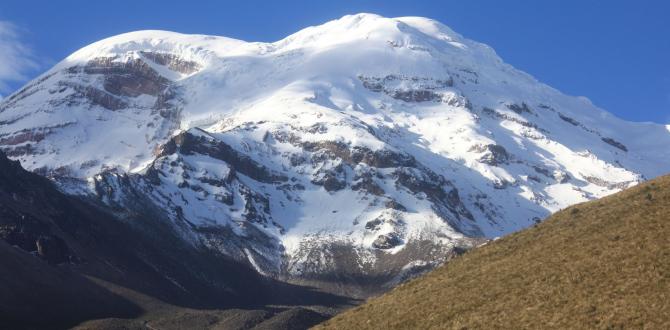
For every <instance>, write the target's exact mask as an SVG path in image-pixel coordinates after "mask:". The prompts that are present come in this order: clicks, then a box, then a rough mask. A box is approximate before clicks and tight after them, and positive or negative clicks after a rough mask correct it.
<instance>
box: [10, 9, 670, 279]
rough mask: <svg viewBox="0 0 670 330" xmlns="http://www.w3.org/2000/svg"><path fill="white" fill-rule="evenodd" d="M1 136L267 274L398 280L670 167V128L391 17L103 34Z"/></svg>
mask: <svg viewBox="0 0 670 330" xmlns="http://www.w3.org/2000/svg"><path fill="white" fill-rule="evenodd" d="M0 145H1V147H2V149H3V150H4V151H6V152H7V153H8V155H9V156H11V157H13V158H14V159H19V160H20V161H21V163H22V164H23V166H25V167H26V168H28V169H31V170H33V171H36V172H38V173H43V174H45V175H48V176H50V177H52V178H53V179H55V180H56V181H58V182H60V183H61V184H62V187H63V189H65V190H66V191H69V192H71V193H76V194H88V195H94V196H97V197H98V198H100V200H101V201H103V202H105V203H107V204H108V205H111V206H115V207H121V208H129V207H131V206H132V205H131V204H132V203H130V202H129V200H131V199H132V197H129V196H136V194H141V195H143V196H147V197H148V198H150V199H151V200H152V201H153V202H154V203H156V204H157V205H159V206H161V207H162V208H164V209H165V210H166V213H167V215H168V217H169V218H170V219H172V221H173V222H174V224H175V225H177V226H180V227H182V228H183V231H184V235H185V237H186V238H187V239H192V240H193V241H194V242H195V243H194V244H201V245H203V246H206V247H209V248H214V249H215V250H218V251H221V252H222V253H225V254H228V255H231V256H233V257H235V258H238V259H240V260H246V261H248V262H249V263H250V264H251V265H252V266H254V267H256V268H257V269H258V270H259V271H260V272H262V273H267V274H289V275H290V276H298V277H300V276H304V277H309V276H312V277H315V276H316V277H318V276H317V275H318V274H321V273H323V272H324V271H334V272H339V273H347V274H348V273H356V274H359V273H360V274H364V275H366V276H367V275H370V276H371V274H376V273H383V274H386V275H388V276H389V278H390V279H391V280H392V281H393V280H397V279H398V276H403V272H409V271H411V269H413V268H421V267H426V265H428V266H430V265H433V264H435V263H436V262H439V261H441V260H443V259H444V255H445V253H446V252H447V251H449V250H451V249H452V248H453V247H460V246H464V247H468V246H471V245H472V244H475V243H473V241H472V240H470V238H471V237H481V236H485V237H496V236H500V235H504V234H507V233H510V232H512V231H516V230H518V229H521V228H524V227H526V226H529V225H530V224H533V223H535V222H537V221H539V220H540V219H543V218H544V217H546V216H547V215H548V214H550V213H552V212H554V211H557V210H559V209H562V208H565V207H567V206H569V205H571V204H574V203H578V202H582V201H586V200H590V199H594V198H599V197H602V196H605V195H608V194H611V193H614V192H617V191H619V190H621V189H623V188H626V187H629V186H632V185H635V184H636V183H638V182H640V181H642V180H645V179H648V178H652V177H655V176H657V175H660V174H662V173H667V172H669V171H670V148H668V146H669V145H670V131H669V130H668V128H667V127H666V126H663V125H657V124H652V123H631V122H626V121H623V120H621V119H618V118H616V117H614V116H613V115H611V114H609V113H607V112H605V111H603V110H601V109H599V108H597V107H596V106H594V105H593V104H591V103H590V102H589V101H588V100H587V99H586V98H583V97H572V96H566V95H563V94H561V93H560V92H559V91H557V90H555V89H553V88H551V87H548V86H546V85H544V84H542V83H540V82H538V81H537V80H535V79H534V78H533V77H531V76H530V75H528V74H526V73H523V72H520V71H518V70H516V69H514V68H513V67H511V66H510V65H508V64H505V63H504V62H503V61H502V60H501V59H500V58H499V57H498V56H497V55H496V54H495V52H494V51H493V50H492V49H491V48H490V47H488V46H486V45H483V44H480V43H477V42H474V41H471V40H468V39H465V38H463V37H462V36H460V35H459V34H457V33H455V32H454V31H452V30H451V29H449V28H448V27H446V26H444V25H442V24H440V23H438V22H436V21H433V20H430V19H426V18H419V17H402V18H384V17H380V16H377V15H372V14H358V15H352V16H345V17H343V18H341V19H339V20H335V21H331V22H328V23H326V24H323V25H321V26H316V27H309V28H306V29H304V30H302V31H299V32H297V33H295V34H293V35H291V36H289V37H287V38H285V39H283V40H280V41H277V42H274V43H253V42H244V41H239V40H233V39H229V38H223V37H213V36H203V35H183V34H178V33H172V32H165V31H139V32H132V33H127V34H123V35H119V36H115V37H112V38H108V39H105V40H102V41H99V42H97V43H94V44H92V45H90V46H87V47H85V48H83V49H81V50H79V51H77V52H76V53H74V54H72V55H71V56H69V57H68V58H66V59H65V60H63V61H62V62H61V63H59V64H58V65H56V66H55V67H54V68H53V69H51V70H49V71H48V72H47V73H45V74H44V75H42V76H41V77H39V78H38V79H36V80H35V81H33V82H31V83H30V84H28V85H27V86H26V87H25V88H24V89H22V90H20V91H19V92H17V93H15V94H13V95H11V96H9V97H7V98H5V99H3V100H2V102H1V103H0ZM334 251H337V252H334ZM343 251H344V252H343ZM310 274H311V275H310Z"/></svg>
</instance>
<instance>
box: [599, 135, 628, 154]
mask: <svg viewBox="0 0 670 330" xmlns="http://www.w3.org/2000/svg"><path fill="white" fill-rule="evenodd" d="M601 140H602V141H603V142H605V143H607V144H609V145H611V146H613V147H615V148H617V149H620V150H622V151H625V152H628V148H626V146H625V145H623V143H621V142H619V141H617V140H614V139H612V138H608V137H603V138H601Z"/></svg>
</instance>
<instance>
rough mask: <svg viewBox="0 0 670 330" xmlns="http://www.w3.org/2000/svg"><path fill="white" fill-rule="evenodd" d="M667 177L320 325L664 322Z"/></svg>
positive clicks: (582, 207) (668, 302) (669, 216)
mask: <svg viewBox="0 0 670 330" xmlns="http://www.w3.org/2000/svg"><path fill="white" fill-rule="evenodd" d="M669 247H670V176H665V177H661V178H658V179H656V180H652V181H649V182H647V183H644V184H641V185H639V186H637V187H634V188H630V189H628V190H626V191H623V192H621V193H617V194H615V195H612V196H609V197H605V198H603V199H600V200H597V201H592V202H588V203H584V204H579V205H576V206H573V207H570V208H568V209H566V210H563V211H561V212H558V213H557V214H555V215H553V216H551V217H550V218H549V219H548V220H546V221H545V222H543V223H541V224H539V225H537V226H534V227H532V228H529V229H526V230H524V231H521V232H518V233H516V234H513V235H510V236H507V237H505V238H502V239H499V240H496V241H494V242H491V243H489V244H488V245H486V246H484V247H481V248H479V249H476V250H473V251H471V252H469V253H466V254H465V255H463V256H461V257H459V258H457V259H455V260H453V261H452V262H450V263H449V264H447V265H446V266H444V267H441V268H439V269H437V270H435V271H433V272H431V273H429V274H428V275H426V276H424V277H421V278H418V279H416V280H414V281H411V282H408V283H406V284H403V285H401V286H399V287H397V288H396V289H394V290H393V291H391V292H389V293H388V294H385V295H383V296H381V297H378V298H375V299H372V300H370V301H369V302H368V303H367V304H365V305H362V306H360V307H357V308H354V309H352V310H350V311H348V312H346V313H343V314H341V315H339V316H337V317H335V318H333V319H331V320H329V321H327V322H325V323H324V324H322V325H321V326H319V327H318V328H321V329H363V328H384V329H398V328H416V329H429V328H458V329H461V328H469V329H470V328H517V329H518V328H532V329H542V328H563V329H565V328H608V329H610V328H617V329H618V328H650V329H668V328H670V250H669V249H668V248H669Z"/></svg>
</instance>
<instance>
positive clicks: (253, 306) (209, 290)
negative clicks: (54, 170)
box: [0, 154, 347, 328]
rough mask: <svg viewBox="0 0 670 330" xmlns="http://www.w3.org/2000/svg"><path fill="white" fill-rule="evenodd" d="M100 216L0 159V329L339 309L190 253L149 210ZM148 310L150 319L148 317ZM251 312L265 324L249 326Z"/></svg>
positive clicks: (329, 299)
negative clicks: (204, 312)
mask: <svg viewBox="0 0 670 330" xmlns="http://www.w3.org/2000/svg"><path fill="white" fill-rule="evenodd" d="M109 211H110V210H106V209H103V208H101V207H100V206H99V205H98V204H97V203H96V202H95V201H92V200H90V201H89V200H83V199H79V198H74V197H70V196H66V195H64V194H62V193H60V192H59V191H58V190H57V189H56V188H55V187H54V186H53V185H52V183H51V182H50V181H49V180H47V179H45V178H42V177H40V176H38V175H35V174H33V173H30V172H27V171H25V170H23V169H22V168H21V166H20V165H19V163H18V162H14V161H10V160H8V159H7V158H6V157H5V156H4V155H3V154H0V265H1V267H0V324H1V325H2V327H9V328H33V327H44V326H47V325H48V326H49V328H66V327H71V326H74V325H76V324H79V323H81V322H83V321H86V320H91V319H109V318H115V319H113V320H112V319H110V321H102V322H98V323H96V324H97V325H99V326H109V325H110V324H111V325H112V327H113V325H118V326H129V325H132V324H138V323H137V322H136V321H133V322H130V321H124V319H128V320H129V319H137V318H141V320H142V321H140V323H139V324H142V322H145V321H152V322H154V323H155V322H159V321H160V319H161V318H164V317H166V316H170V317H175V315H177V314H178V313H179V312H180V311H188V312H183V313H182V314H183V315H186V317H183V318H181V319H180V322H182V323H181V324H182V325H183V326H184V327H190V326H191V325H196V324H195V323H193V322H196V321H197V322H201V321H200V320H195V319H189V317H191V316H189V315H192V314H193V313H191V312H190V311H197V310H199V309H209V310H215V311H216V310H219V311H221V310H226V309H231V308H244V309H246V311H245V310H240V311H237V312H235V313H228V314H230V315H233V314H235V315H238V314H240V313H247V312H248V313H250V314H249V316H248V317H247V316H245V317H237V316H236V317H237V318H238V319H240V321H239V322H237V321H235V320H237V319H236V318H233V319H230V317H226V318H224V317H220V316H219V319H221V320H222V321H223V320H224V319H225V321H226V322H229V323H230V324H231V327H235V326H239V325H241V324H244V323H245V322H246V323H249V322H251V321H249V320H252V321H253V320H256V321H254V322H255V323H260V322H261V321H263V320H265V319H268V318H270V317H273V315H274V314H275V313H277V312H281V309H280V310H276V309H273V310H269V309H267V308H265V306H266V305H270V304H272V305H282V306H287V307H288V308H290V306H292V305H296V304H301V305H326V306H337V305H340V304H343V303H346V302H347V301H346V300H345V299H342V298H339V297H335V296H331V295H326V294H321V293H318V292H313V291H311V290H309V289H308V288H303V287H297V286H291V285H287V284H284V283H278V282H274V281H272V280H269V279H267V278H263V277H261V276H260V275H258V274H257V273H256V272H255V271H254V270H252V269H250V268H248V267H247V266H245V265H242V264H239V263H237V262H235V261H232V260H229V259H226V258H225V257H222V256H221V255H219V254H216V255H215V254H213V253H211V252H208V251H204V250H201V249H197V248H194V247H193V246H190V245H188V243H186V241H185V240H183V239H180V238H179V237H178V234H177V233H176V232H175V231H174V230H173V229H171V228H170V227H168V226H166V225H165V222H164V221H160V219H156V218H155V217H153V216H152V215H153V213H152V212H151V210H146V213H145V214H130V215H126V217H125V218H124V219H123V220H121V219H119V218H117V217H116V216H114V215H112V213H110V212H109ZM138 297H142V298H141V299H140V298H138ZM147 301H151V303H147ZM158 308H160V309H161V312H160V313H157V312H156V311H155V310H154V309H158ZM166 309H167V310H168V312H166V311H165V310H166ZM266 311H269V312H266ZM194 313H195V314H193V315H196V314H197V312H194ZM258 313H261V314H262V315H265V316H264V317H263V318H255V316H254V315H256V314H258ZM219 314H221V313H219ZM224 314H225V313H224ZM228 314H225V315H228ZM180 315H181V314H180ZM221 315H223V314H221ZM225 315H224V316H225ZM191 318H193V317H191ZM110 322H111V323H110ZM236 322H237V323H236ZM254 322H252V323H251V324H255V323H254ZM315 322H318V320H315V321H313V322H312V323H311V324H314V323H315ZM217 323H220V322H218V321H217ZM307 325H309V324H307ZM307 325H303V326H302V327H305V326H307Z"/></svg>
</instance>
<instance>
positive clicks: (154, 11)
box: [0, 0, 670, 123]
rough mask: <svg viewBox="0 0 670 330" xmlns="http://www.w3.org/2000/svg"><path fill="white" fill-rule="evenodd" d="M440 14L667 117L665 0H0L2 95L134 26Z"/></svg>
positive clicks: (593, 89) (596, 97) (258, 25)
mask: <svg viewBox="0 0 670 330" xmlns="http://www.w3.org/2000/svg"><path fill="white" fill-rule="evenodd" d="M358 12H372V13H377V14H380V15H383V16H390V17H395V16H425V17H430V18H434V19H437V20H439V21H441V22H442V23H444V24H446V25H448V26H450V27H451V28H452V29H454V30H455V31H457V32H459V33H461V34H463V35H464V36H465V37H468V38H470V39H474V40H477V41H480V42H483V43H486V44H488V45H490V46H492V47H493V48H494V49H495V50H496V51H497V52H498V54H499V55H500V56H501V57H502V58H503V59H504V60H505V61H506V62H508V63H510V64H512V65H513V66H515V67H517V68H518V69H521V70H524V71H526V72H528V73H530V74H531V75H533V76H535V77H536V78H538V79H539V80H541V81H543V82H545V83H547V84H549V85H551V86H553V87H556V88H558V89H560V90H561V91H563V92H565V93H567V94H571V95H584V96H587V97H589V98H590V99H591V100H592V101H593V102H594V103H595V104H596V105H598V106H600V107H602V108H605V109H606V110H608V111H610V112H612V113H614V114H616V115H618V116H619V117H622V118H624V119H628V120H634V121H655V122H658V123H670V19H668V17H667V16H668V13H670V1H664V0H657V1H651V0H638V1H632V0H631V1H623V0H620V1H619V0H610V1H589V0H560V1H559V0H545V1H531V0H526V1H524V0H506V1H499V0H490V1H484V0H481V1H477V0H474V1H464V0H452V1H450V0H443V1H419V0H404V1H393V0H388V1H363V0H358V1H353V0H351V1H349V0H343V1H315V0H312V1H257V0H245V1H195V0H190V1H184V0H181V1H152V2H150V1H141V0H135V1H122V0H117V1H112V2H109V1H93V0H88V1H46V0H45V1H27V0H21V1H17V0H3V1H2V2H0V94H1V95H7V94H9V93H11V92H12V91H13V90H15V89H17V88H19V87H20V86H21V85H22V84H23V83H25V82H26V81H27V80H29V79H30V78H33V77H34V76H36V75H37V74H39V73H41V72H42V71H44V70H46V69H48V68H49V67H50V66H51V65H53V64H55V63H56V62H57V61H59V60H60V59H62V58H64V57H65V56H67V55H68V54H70V53H72V52H73V51H75V50H77V49H79V48H81V47H83V46H85V45H87V44H89V43H91V42H94V41H96V40H99V39H102V38H104V37H108V36H111V35H114V34H118V33H123V32H128V31H132V30H140V29H164V30H172V31H177V32H183V33H202V34H213V35H223V36H228V37H233V38H238V39H243V40H247V41H275V40H278V39H281V38H283V37H285V36H286V35H288V34H290V33H293V32H295V31H297V30H299V29H301V28H304V27H306V26H309V25H317V24H321V23H323V22H326V21H328V20H331V19H335V18H339V17H341V16H343V15H345V14H352V13H358Z"/></svg>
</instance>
